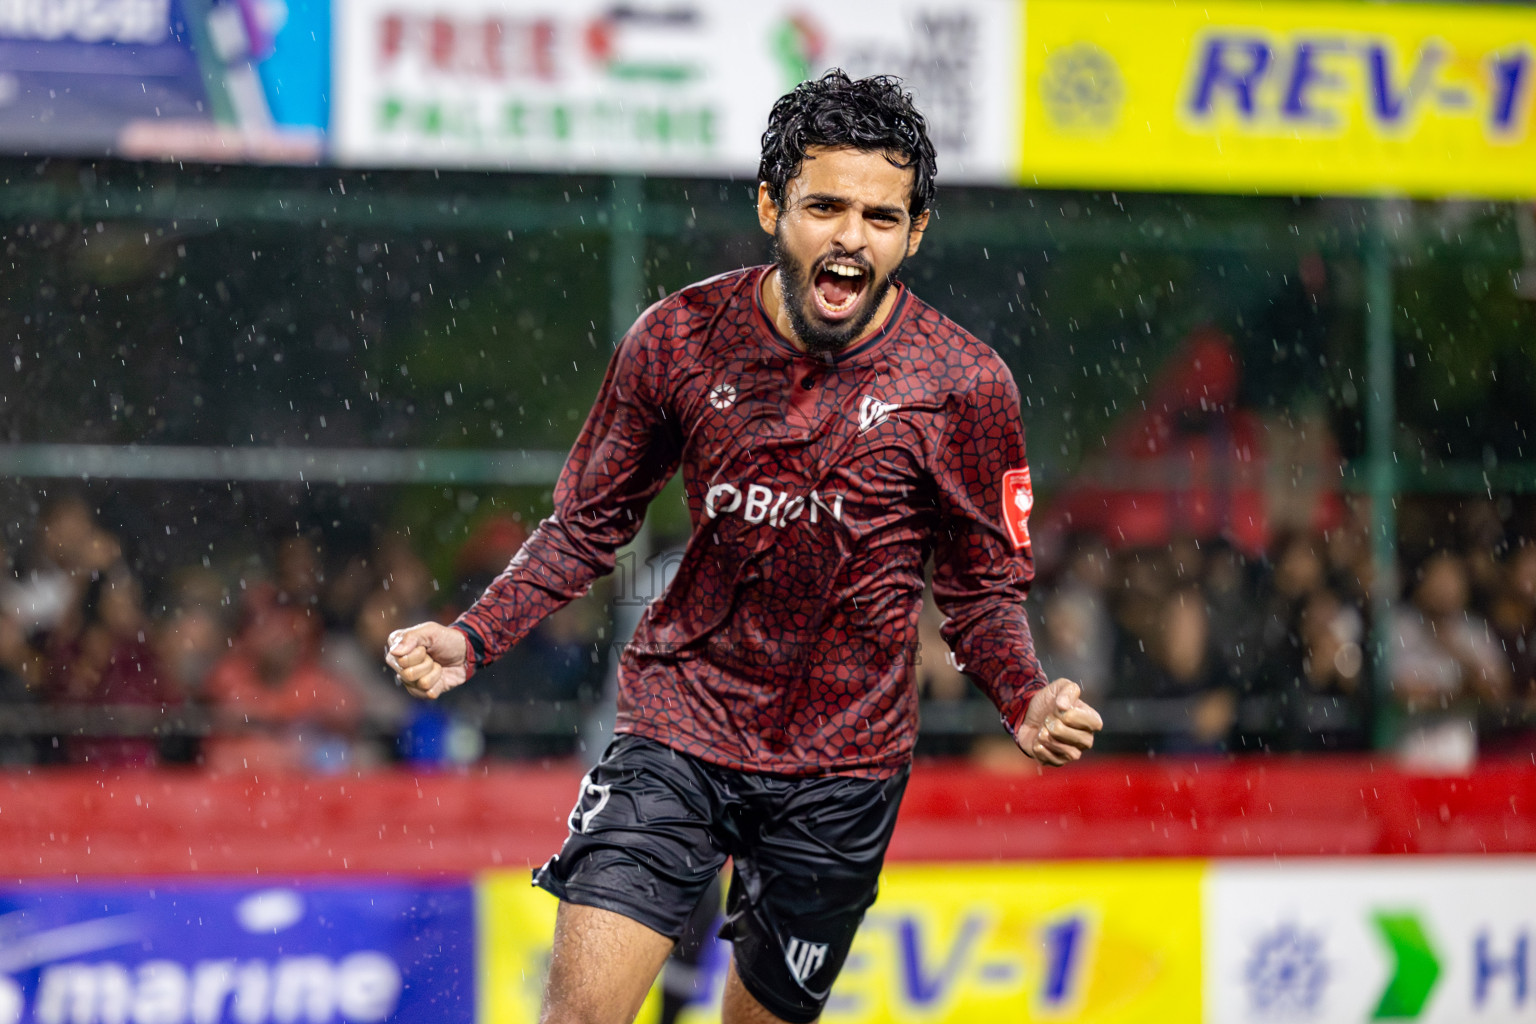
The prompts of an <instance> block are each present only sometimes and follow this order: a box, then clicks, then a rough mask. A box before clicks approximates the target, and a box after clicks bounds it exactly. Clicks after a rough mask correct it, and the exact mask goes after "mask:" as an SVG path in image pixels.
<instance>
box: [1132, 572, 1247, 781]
mask: <svg viewBox="0 0 1536 1024" xmlns="http://www.w3.org/2000/svg"><path fill="white" fill-rule="evenodd" d="M1147 611H1148V613H1149V615H1150V622H1148V623H1146V626H1147V627H1149V628H1146V629H1145V631H1144V632H1142V633H1141V634H1140V635H1136V634H1131V636H1134V641H1133V642H1132V643H1130V644H1128V645H1126V646H1125V647H1123V648H1122V657H1121V659H1120V664H1121V669H1120V671H1119V672H1118V673H1117V674H1116V680H1115V682H1116V686H1117V688H1116V696H1119V697H1123V698H1127V699H1132V700H1136V701H1138V702H1141V703H1140V704H1139V706H1140V707H1141V708H1142V709H1143V713H1145V714H1147V715H1148V716H1151V717H1152V718H1153V719H1154V721H1153V722H1152V723H1151V724H1153V726H1154V732H1153V735H1152V736H1151V738H1150V739H1149V742H1148V744H1147V746H1148V749H1149V750H1150V751H1152V752H1154V753H1166V754H1215V753H1222V752H1225V751H1226V750H1227V749H1228V741H1229V739H1230V737H1231V735H1232V732H1233V729H1234V727H1235V726H1236V723H1237V692H1236V690H1235V688H1234V687H1233V686H1232V684H1231V681H1230V680H1229V679H1228V677H1227V673H1226V671H1225V669H1224V666H1223V665H1222V663H1221V659H1220V658H1219V657H1218V656H1217V653H1216V651H1215V648H1214V645H1213V644H1212V642H1211V629H1210V613H1209V610H1208V609H1207V608H1206V603H1205V594H1204V592H1203V591H1202V590H1201V589H1200V587H1199V585H1198V584H1196V583H1192V582H1191V583H1182V584H1179V585H1177V586H1175V587H1174V588H1173V589H1172V591H1171V592H1169V593H1168V594H1167V595H1166V597H1165V598H1164V599H1163V600H1162V601H1161V602H1159V603H1158V604H1157V605H1156V606H1155V607H1153V608H1151V609H1148V610H1147ZM1128 639H1129V637H1128Z"/></svg>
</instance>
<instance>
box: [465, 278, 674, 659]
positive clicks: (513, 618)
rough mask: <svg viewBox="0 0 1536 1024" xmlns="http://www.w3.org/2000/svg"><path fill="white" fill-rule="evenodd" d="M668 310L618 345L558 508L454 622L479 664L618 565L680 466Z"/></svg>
mask: <svg viewBox="0 0 1536 1024" xmlns="http://www.w3.org/2000/svg"><path fill="white" fill-rule="evenodd" d="M666 320H667V318H666V317H665V315H664V314H663V313H662V312H661V311H660V309H659V308H658V307H652V308H651V309H649V310H647V311H646V313H645V314H644V315H643V316H641V318H640V319H639V320H638V321H636V323H635V326H634V327H632V328H631V329H630V331H629V333H628V334H627V335H626V336H625V338H624V340H623V341H622V342H621V343H620V344H619V347H618V350H617V351H616V352H614V354H613V359H612V360H611V361H610V362H609V364H608V372H607V374H606V376H604V378H603V384H602V389H601V390H600V391H599V392H598V396H597V401H596V402H595V404H594V405H593V407H592V412H591V413H590V414H589V415H588V417H587V421H586V423H585V424H584V425H583V426H582V428H581V433H580V435H578V436H577V438H576V444H575V446H574V447H572V449H571V454H570V457H569V458H567V459H566V462H565V467H564V468H563V469H562V470H561V472H560V478H559V480H558V481H557V482H556V484H555V491H554V505H555V509H554V512H553V514H551V515H550V516H549V518H547V519H545V520H544V521H543V522H542V523H540V524H539V527H538V529H536V530H534V531H533V534H532V535H531V536H529V538H528V540H527V541H526V542H525V543H524V544H523V546H522V549H521V550H519V551H518V553H517V555H516V557H514V558H513V559H512V561H511V563H510V564H509V565H508V566H507V568H506V569H505V570H504V571H503V572H502V573H501V575H500V576H498V577H497V578H496V579H495V580H494V581H493V582H492V583H491V585H490V586H489V587H487V588H486V591H485V593H484V594H483V595H481V597H480V599H479V600H478V601H476V602H475V603H474V605H473V606H472V607H471V608H470V609H469V610H468V611H466V612H465V613H464V614H463V615H461V616H459V618H458V620H457V621H455V622H454V626H455V627H457V628H458V629H460V630H461V631H463V633H464V635H465V637H466V639H467V640H468V641H469V646H470V662H469V666H468V667H469V670H470V672H471V673H473V672H474V670H475V668H476V667H478V666H480V665H484V664H488V663H490V662H492V661H494V660H496V659H497V658H499V657H501V656H502V655H503V654H505V653H506V652H507V651H508V650H510V649H511V648H512V647H513V646H514V645H515V644H516V643H517V642H518V641H519V640H521V639H523V637H525V636H527V635H528V633H529V632H530V631H531V630H532V629H533V627H534V626H536V625H537V624H538V623H539V621H540V620H541V619H543V618H544V617H545V616H546V615H548V614H550V613H551V612H553V611H555V610H556V609H558V608H559V607H561V606H562V605H564V604H565V603H567V602H569V601H572V600H574V599H576V598H578V597H581V596H582V595H583V594H585V593H586V592H587V591H588V590H589V589H590V588H591V586H592V582H593V581H594V580H596V579H598V578H599V577H601V576H605V575H607V574H608V573H609V572H612V571H613V565H614V558H615V554H616V552H617V551H618V549H619V548H621V547H623V546H624V545H625V544H626V543H628V542H629V541H630V540H632V539H634V536H635V534H636V533H637V532H638V531H639V529H640V524H641V523H642V522H643V521H644V518H645V508H646V506H647V505H648V504H649V503H650V501H651V499H652V498H654V497H655V496H656V492H657V491H659V490H661V488H662V486H663V485H664V484H665V483H666V482H667V479H668V478H669V477H670V476H671V475H672V473H673V472H674V471H675V470H676V468H677V463H678V459H679V456H680V452H681V439H680V437H679V435H678V431H677V429H676V426H675V421H673V420H672V419H671V418H670V417H669V416H668V415H667V412H666V401H665V396H666V386H665V381H666V364H665V352H664V351H661V350H660V349H659V339H660V338H661V337H662V336H663V335H664V334H665V333H666V330H667V327H668V324H667V323H666Z"/></svg>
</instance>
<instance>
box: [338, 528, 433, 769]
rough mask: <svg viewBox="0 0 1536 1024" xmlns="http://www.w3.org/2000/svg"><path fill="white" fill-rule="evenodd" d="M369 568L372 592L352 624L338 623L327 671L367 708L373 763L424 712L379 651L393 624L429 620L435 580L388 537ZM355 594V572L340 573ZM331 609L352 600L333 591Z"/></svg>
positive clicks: (360, 604)
mask: <svg viewBox="0 0 1536 1024" xmlns="http://www.w3.org/2000/svg"><path fill="white" fill-rule="evenodd" d="M364 564H366V565H367V566H368V567H369V575H370V579H369V581H368V582H369V588H368V589H367V590H365V592H364V593H363V595H362V598H361V600H360V602H358V605H357V610H356V614H355V616H354V617H353V619H352V620H351V621H350V622H335V623H332V624H331V628H330V629H329V630H328V631H327V632H326V634H325V636H324V638H323V640H322V641H321V655H320V660H321V664H322V666H323V667H324V668H325V669H326V670H327V671H329V672H330V673H332V674H333V675H335V676H336V677H338V678H339V679H342V680H345V681H346V682H347V684H348V685H349V686H351V688H352V689H353V691H354V694H355V698H356V700H357V702H358V704H359V706H360V708H361V714H362V718H361V721H362V723H363V724H364V725H365V726H366V732H367V733H369V736H370V738H369V739H368V740H366V741H361V740H360V742H367V743H368V744H369V745H370V746H371V747H372V748H373V756H372V759H373V760H376V761H377V760H382V759H386V758H389V757H392V756H393V753H394V741H395V738H396V737H397V736H398V735H399V734H400V732H401V730H402V729H404V728H405V727H406V724H407V723H408V722H409V721H410V719H411V717H412V715H413V714H414V713H415V712H416V711H418V710H419V708H417V707H416V706H415V705H414V702H412V701H411V699H410V698H409V697H407V696H406V694H405V691H404V690H402V689H401V688H400V684H399V683H398V682H396V680H395V674H394V673H393V672H391V671H389V669H388V667H387V666H385V665H383V663H382V662H381V661H380V660H379V657H378V652H379V650H381V649H382V648H383V647H385V646H387V641H388V637H389V631H390V629H391V627H392V624H393V623H395V622H398V621H401V619H402V618H407V619H411V620H413V621H420V620H421V619H424V618H426V617H428V614H429V613H428V609H427V606H426V595H427V594H428V593H429V592H430V589H429V588H430V584H431V575H430V573H429V571H428V570H427V568H426V565H425V563H423V562H422V561H421V559H420V557H418V556H417V555H416V553H415V552H414V551H413V550H411V548H410V547H409V545H406V544H404V543H403V539H402V538H399V537H394V536H391V537H386V538H384V539H383V540H382V541H381V542H380V544H379V545H378V546H377V547H376V548H375V550H374V551H373V553H372V555H371V557H370V558H369V559H367V560H366V561H365V562H364ZM334 582H336V583H338V584H339V585H341V586H342V587H343V588H345V589H348V590H350V589H351V588H352V587H353V586H355V584H356V580H355V579H354V578H353V575H352V572H351V571H350V570H349V571H346V572H343V573H341V574H339V575H338V576H337V577H336V579H335V581H334ZM321 602H322V604H323V605H325V606H326V607H328V608H331V609H340V608H342V607H344V606H345V604H347V603H350V600H349V599H347V598H345V597H344V595H333V594H332V593H331V588H330V587H329V586H328V587H327V588H326V591H325V592H324V593H323V594H322V596H321Z"/></svg>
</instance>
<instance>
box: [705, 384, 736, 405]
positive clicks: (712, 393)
mask: <svg viewBox="0 0 1536 1024" xmlns="http://www.w3.org/2000/svg"><path fill="white" fill-rule="evenodd" d="M709 404H710V405H712V406H714V407H715V408H716V409H729V408H730V407H731V406H733V405H735V404H736V385H734V384H716V385H715V386H714V387H712V388H710V389H709Z"/></svg>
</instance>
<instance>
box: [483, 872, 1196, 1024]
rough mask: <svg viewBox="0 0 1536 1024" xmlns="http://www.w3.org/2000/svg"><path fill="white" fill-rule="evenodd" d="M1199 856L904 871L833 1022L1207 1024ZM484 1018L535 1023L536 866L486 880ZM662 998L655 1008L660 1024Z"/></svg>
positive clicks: (887, 892) (708, 1007)
mask: <svg viewBox="0 0 1536 1024" xmlns="http://www.w3.org/2000/svg"><path fill="white" fill-rule="evenodd" d="M1205 871H1206V867H1205V865H1204V863H1202V862H1194V861H1142V862H1133V863H1124V864H1122V863H1097V862H1056V863H1032V864H1011V865H1003V866H1000V865H970V864H940V865H922V866H917V865H892V866H890V867H889V868H887V870H886V871H885V873H884V875H883V876H882V877H881V882H880V899H879V901H878V902H877V903H876V904H875V906H874V907H873V908H871V910H870V912H869V914H868V915H867V916H866V918H865V920H864V925H863V927H862V928H861V929H860V930H859V933H858V936H857V938H855V940H854V944H853V949H852V951H851V952H850V953H849V956H848V961H847V963H846V964H845V965H844V968H843V972H842V974H841V976H840V977H839V978H838V981H837V984H836V985H835V986H834V988H833V990H832V999H831V1001H830V1002H829V1003H828V1005H827V1009H826V1013H825V1014H824V1015H823V1017H822V1020H823V1022H824V1024H941V1022H956V1024H968V1022H975V1021H1010V1022H1015V1024H1029V1022H1051V1024H1132V1022H1140V1021H1197V1020H1200V1019H1201V1010H1200V1006H1201V985H1200V978H1201V973H1200V971H1201V968H1200V964H1201V961H1200V927H1201V924H1200V922H1201V902H1200V893H1201V879H1202V878H1203V876H1204V873H1205ZM479 893H480V896H479V913H480V958H481V959H480V978H479V980H480V1015H479V1019H480V1020H481V1021H482V1022H484V1024H513V1022H521V1021H530V1020H535V1019H537V1015H538V999H539V990H540V987H541V986H542V983H543V974H544V971H545V970H546V969H547V966H548V958H549V944H550V937H551V935H552V934H553V931H554V910H555V901H554V899H553V898H552V897H550V896H548V895H547V894H545V893H543V892H541V891H538V890H534V889H531V888H530V887H529V885H528V876H527V874H526V872H509V873H505V874H502V873H497V874H492V875H487V876H485V877H484V878H482V880H481V882H480V886H479ZM729 955H730V953H729V950H728V949H727V948H725V946H724V945H723V944H719V943H716V944H715V945H714V946H713V948H712V949H710V950H709V951H708V952H707V953H706V955H705V956H704V958H703V963H702V965H701V971H700V973H701V978H700V988H699V999H698V1001H697V1002H696V1003H693V1004H690V1005H689V1006H688V1007H687V1008H686V1009H684V1011H683V1012H682V1014H681V1016H680V1018H679V1022H678V1024H719V1020H720V997H721V993H722V991H723V985H724V978H725V965H726V963H727V960H728V957H729ZM656 1010H657V1000H656V994H655V993H653V995H652V1000H651V1002H650V1003H649V1004H648V1006H647V1008H646V1009H645V1010H644V1011H642V1013H641V1017H640V1020H641V1021H642V1022H647V1021H653V1020H655V1013H656Z"/></svg>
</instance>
